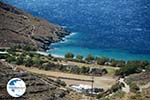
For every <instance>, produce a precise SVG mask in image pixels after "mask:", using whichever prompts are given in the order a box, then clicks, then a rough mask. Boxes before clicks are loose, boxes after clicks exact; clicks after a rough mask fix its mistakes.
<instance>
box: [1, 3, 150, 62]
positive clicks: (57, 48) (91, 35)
mask: <svg viewBox="0 0 150 100" xmlns="http://www.w3.org/2000/svg"><path fill="white" fill-rule="evenodd" d="M0 1H5V2H7V3H10V4H12V5H15V6H17V7H19V8H21V9H24V10H25V11H27V12H30V13H32V14H33V15H35V16H38V17H42V18H45V19H47V20H48V21H50V22H53V23H57V24H60V25H62V26H66V27H67V28H68V29H70V30H71V31H72V32H77V34H75V35H73V36H70V37H67V39H66V41H63V42H62V41H61V42H60V43H55V44H53V45H52V48H54V49H52V50H51V51H49V52H50V53H53V54H56V55H64V54H65V53H67V52H73V53H75V54H82V55H84V56H86V55H88V54H93V55H96V56H107V57H112V58H116V59H124V60H137V59H142V60H146V59H148V60H150V18H149V17H150V1H149V0H24V1H20V0H0Z"/></svg>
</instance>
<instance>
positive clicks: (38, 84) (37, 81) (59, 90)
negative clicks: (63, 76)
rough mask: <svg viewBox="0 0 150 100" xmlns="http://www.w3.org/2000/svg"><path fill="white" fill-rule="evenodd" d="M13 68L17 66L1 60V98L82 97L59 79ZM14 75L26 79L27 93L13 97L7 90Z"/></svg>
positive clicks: (61, 99)
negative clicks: (64, 85)
mask: <svg viewBox="0 0 150 100" xmlns="http://www.w3.org/2000/svg"><path fill="white" fill-rule="evenodd" d="M12 68H14V69H15V66H12V65H10V64H8V63H6V62H3V61H0V78H1V81H0V90H1V93H0V100H76V98H78V99H79V98H80V97H81V95H79V94H77V93H76V94H75V93H74V92H71V91H70V90H67V89H66V88H65V87H63V85H61V84H60V83H58V81H54V80H52V79H50V78H48V77H46V76H41V75H36V74H32V73H29V72H26V71H23V70H21V69H18V68H17V69H16V70H13V69H12ZM14 77H19V78H21V79H22V80H24V81H25V83H26V86H27V90H26V93H25V94H24V95H23V96H22V97H20V98H12V97H11V96H9V95H8V93H7V91H6V85H7V82H8V80H10V79H11V78H14Z"/></svg>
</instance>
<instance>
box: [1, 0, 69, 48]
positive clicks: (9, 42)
mask: <svg viewBox="0 0 150 100" xmlns="http://www.w3.org/2000/svg"><path fill="white" fill-rule="evenodd" d="M69 34H70V32H69V31H67V30H65V29H64V28H62V27H61V26H59V25H54V24H52V23H48V22H47V21H46V20H43V19H39V18H37V17H33V16H32V15H30V14H28V13H26V12H24V11H22V10H20V9H17V8H16V7H13V6H11V5H8V4H5V3H2V2H0V47H10V46H14V45H33V46H34V47H36V48H38V49H44V50H45V49H47V48H48V46H49V45H50V44H51V43H52V42H56V41H59V40H61V39H62V37H64V36H66V35H69Z"/></svg>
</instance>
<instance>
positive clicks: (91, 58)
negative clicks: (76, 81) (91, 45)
mask: <svg viewBox="0 0 150 100" xmlns="http://www.w3.org/2000/svg"><path fill="white" fill-rule="evenodd" d="M85 60H86V61H92V60H94V56H93V55H91V54H89V55H88V56H87V57H86V58H85Z"/></svg>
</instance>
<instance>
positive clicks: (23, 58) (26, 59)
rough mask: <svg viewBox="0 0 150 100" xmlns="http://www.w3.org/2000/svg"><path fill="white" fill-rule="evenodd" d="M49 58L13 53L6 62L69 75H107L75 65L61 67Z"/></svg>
mask: <svg viewBox="0 0 150 100" xmlns="http://www.w3.org/2000/svg"><path fill="white" fill-rule="evenodd" d="M45 59H49V57H45V56H42V55H39V54H35V53H30V52H23V53H21V54H20V53H19V54H18V53H13V54H9V55H8V56H7V57H6V60H7V61H8V62H10V63H15V64H17V65H25V66H26V67H31V66H33V67H38V68H39V69H43V70H53V71H62V72H68V73H75V74H86V75H90V74H91V75H97V76H100V75H103V74H106V73H107V70H106V69H100V68H92V69H91V68H90V67H84V66H83V67H79V66H75V65H61V64H55V63H54V62H51V61H50V60H45Z"/></svg>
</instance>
